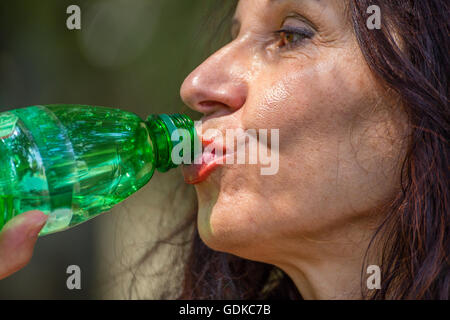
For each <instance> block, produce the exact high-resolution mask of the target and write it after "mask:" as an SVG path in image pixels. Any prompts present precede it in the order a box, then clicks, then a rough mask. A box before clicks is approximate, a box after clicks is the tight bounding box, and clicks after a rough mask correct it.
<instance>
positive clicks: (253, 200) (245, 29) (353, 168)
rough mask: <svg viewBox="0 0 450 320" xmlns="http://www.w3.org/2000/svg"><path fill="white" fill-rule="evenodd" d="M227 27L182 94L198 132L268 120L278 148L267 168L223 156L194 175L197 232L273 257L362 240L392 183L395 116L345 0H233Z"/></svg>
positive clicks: (282, 260)
mask: <svg viewBox="0 0 450 320" xmlns="http://www.w3.org/2000/svg"><path fill="white" fill-rule="evenodd" d="M280 30H284V32H279V31H280ZM232 33H233V40H232V41H231V42H230V43H229V44H228V45H226V46H225V47H223V48H222V49H220V50H219V51H217V52H216V53H215V54H213V55H212V56H211V57H210V58H208V59H207V60H206V61H204V62H203V63H202V64H201V65H200V66H199V67H198V68H197V69H195V70H194V71H193V72H192V73H191V74H190V75H189V76H188V77H187V78H186V80H185V81H184V83H183V85H182V88H181V96H182V99H183V100H184V102H185V103H186V104H187V105H189V106H190V107H191V108H193V109H195V110H197V111H199V112H201V113H203V114H204V117H203V118H202V120H203V124H202V132H205V131H206V130H208V129H211V128H213V129H217V130H219V132H221V133H222V134H223V137H225V131H226V130H227V129H237V128H240V129H243V130H244V131H246V130H249V129H254V130H256V131H258V130H260V129H267V130H268V131H269V132H270V130H271V129H279V149H278V151H277V150H276V149H275V146H272V145H269V147H268V148H271V149H272V152H274V153H277V154H278V157H279V158H278V159H279V167H278V172H276V173H275V174H273V175H262V174H261V168H262V167H267V165H263V164H261V165H260V164H225V165H221V166H219V167H217V168H216V169H215V170H214V171H213V172H212V173H211V174H210V175H209V176H208V177H207V178H206V179H205V180H204V181H202V182H199V183H197V184H196V185H195V188H196V191H197V195H198V201H199V213H198V228H199V233H200V236H201V238H202V239H203V241H204V242H205V243H206V244H207V245H208V246H210V247H211V248H213V249H216V250H219V251H226V252H230V253H233V254H236V255H239V256H242V257H246V258H248V259H254V260H259V261H264V262H268V263H273V264H278V265H283V264H287V263H289V259H291V258H290V257H292V255H293V254H294V253H295V254H296V255H297V256H302V257H311V258H313V257H315V254H316V252H315V248H318V246H317V244H318V243H327V241H331V239H337V238H339V237H340V238H341V239H342V238H345V237H347V236H348V237H350V236H351V235H352V234H360V235H361V237H365V234H366V233H367V229H365V228H366V227H367V228H369V227H370V226H371V223H373V222H374V221H376V219H377V217H379V214H380V213H381V211H382V206H383V205H385V204H386V203H387V202H388V201H389V200H390V199H391V198H392V197H393V196H394V195H395V193H396V191H397V186H398V185H399V176H400V172H399V167H400V159H401V156H402V154H403V153H402V152H403V151H402V150H403V148H401V147H400V145H401V144H400V143H399V141H400V140H399V139H400V137H401V136H402V135H403V132H404V128H405V123H406V121H405V120H406V117H405V116H403V113H402V111H401V108H400V106H399V105H398V104H397V102H396V101H397V99H396V98H395V96H394V95H393V94H391V93H390V92H389V91H388V90H386V89H385V88H384V87H382V86H381V85H380V84H379V83H378V82H377V81H376V79H375V77H374V76H373V75H372V74H371V72H370V70H369V68H368V66H367V65H366V62H365V60H364V58H363V56H362V54H361V52H360V49H359V47H358V44H357V41H356V38H355V35H354V33H353V29H352V25H351V23H350V15H349V14H347V13H346V8H345V2H344V1H342V0H329V1H318V0H301V1H300V0H297V1H294V0H241V1H240V2H239V4H238V7H237V10H236V13H235V23H234V25H233V30H232ZM200 134H201V133H200ZM269 140H270V139H269ZM246 163H248V161H246ZM188 171H189V169H186V168H185V173H186V174H188V173H187V172H188ZM361 239H362V238H361ZM291 260H292V259H291Z"/></svg>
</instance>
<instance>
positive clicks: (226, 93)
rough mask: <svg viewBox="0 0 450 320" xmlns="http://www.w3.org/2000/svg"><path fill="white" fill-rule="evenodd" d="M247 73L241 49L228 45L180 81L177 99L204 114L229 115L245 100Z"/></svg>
mask: <svg viewBox="0 0 450 320" xmlns="http://www.w3.org/2000/svg"><path fill="white" fill-rule="evenodd" d="M246 73H248V68H247V67H246V61H245V55H244V53H243V50H239V48H238V47H237V46H236V45H234V44H233V43H230V44H229V45H228V46H225V47H223V48H222V49H220V50H219V51H217V52H216V53H214V54H213V55H212V56H210V57H209V58H208V59H207V60H205V61H204V62H203V63H202V64H201V65H200V66H198V67H197V68H196V69H195V70H194V71H193V72H192V73H191V74H190V75H189V76H188V77H187V78H186V79H185V80H184V82H183V84H182V86H181V90H180V95H181V98H182V99H183V101H184V103H185V104H186V105H187V106H189V107H190V108H191V109H194V110H196V111H198V112H201V113H203V114H205V115H210V114H212V113H217V112H220V113H222V114H223V113H225V114H227V113H232V112H235V111H236V110H238V109H240V108H241V107H242V106H243V105H244V104H245V101H246V99H247V93H248V83H247V82H248V81H247V80H246V79H245V74H246Z"/></svg>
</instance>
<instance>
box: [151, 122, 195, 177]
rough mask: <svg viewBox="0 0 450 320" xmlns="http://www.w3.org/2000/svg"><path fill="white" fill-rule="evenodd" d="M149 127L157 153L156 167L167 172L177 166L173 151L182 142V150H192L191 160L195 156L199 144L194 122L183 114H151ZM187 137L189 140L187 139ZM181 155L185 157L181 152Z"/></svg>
mask: <svg viewBox="0 0 450 320" xmlns="http://www.w3.org/2000/svg"><path fill="white" fill-rule="evenodd" d="M145 123H146V124H147V127H148V129H149V134H150V138H151V140H152V143H153V150H154V153H155V167H156V169H157V170H158V171H160V172H166V171H168V170H170V169H172V168H176V167H177V166H178V164H176V163H174V161H173V159H172V151H173V149H174V148H175V147H176V146H178V145H179V144H180V143H183V142H184V143H183V145H181V146H179V147H180V148H181V150H182V151H181V152H183V151H184V150H188V151H189V152H190V157H189V159H190V161H191V163H192V161H193V160H194V158H195V154H196V148H195V146H199V145H200V144H198V143H197V142H198V138H197V133H196V131H195V127H194V122H193V121H192V120H191V119H190V118H189V117H188V116H186V115H182V114H172V115H167V114H160V115H151V116H149V117H148V118H147V120H146V121H145ZM180 129H182V130H180ZM186 139H187V140H186ZM180 157H183V155H182V154H180Z"/></svg>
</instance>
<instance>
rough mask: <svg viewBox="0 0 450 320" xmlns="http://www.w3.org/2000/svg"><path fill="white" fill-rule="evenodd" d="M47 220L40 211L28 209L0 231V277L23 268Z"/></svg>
mask: <svg viewBox="0 0 450 320" xmlns="http://www.w3.org/2000/svg"><path fill="white" fill-rule="evenodd" d="M46 221H47V216H46V215H45V214H44V213H42V212H40V211H29V212H26V213H23V214H20V215H18V216H16V217H14V219H12V220H10V221H9V222H8V223H7V224H6V225H5V227H4V228H3V230H2V231H1V232H0V279H3V278H5V277H7V276H9V275H11V274H13V273H14V272H16V271H18V270H20V269H21V268H23V267H24V266H25V265H26V264H27V263H28V262H29V261H30V259H31V256H32V255H33V249H34V245H35V243H36V240H37V238H38V234H39V231H40V230H41V229H42V227H43V226H44V224H45V222H46Z"/></svg>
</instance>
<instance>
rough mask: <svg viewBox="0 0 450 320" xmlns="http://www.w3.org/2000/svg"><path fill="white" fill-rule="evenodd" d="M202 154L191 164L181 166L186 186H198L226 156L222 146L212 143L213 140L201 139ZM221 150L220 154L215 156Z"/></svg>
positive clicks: (222, 162)
mask: <svg viewBox="0 0 450 320" xmlns="http://www.w3.org/2000/svg"><path fill="white" fill-rule="evenodd" d="M201 142H202V147H203V152H202V153H201V154H200V155H199V156H198V157H197V159H195V161H194V163H193V164H190V165H183V176H184V181H185V182H186V183H188V184H198V183H200V182H202V181H204V180H205V179H206V178H208V177H209V175H210V174H211V173H212V172H213V171H214V170H215V169H216V168H217V167H218V166H220V165H222V164H224V163H225V160H226V158H227V157H228V156H229V154H227V151H226V148H225V147H224V146H219V145H217V144H215V143H214V140H213V139H206V138H203V137H202V138H201ZM217 150H222V154H216V151H217Z"/></svg>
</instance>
